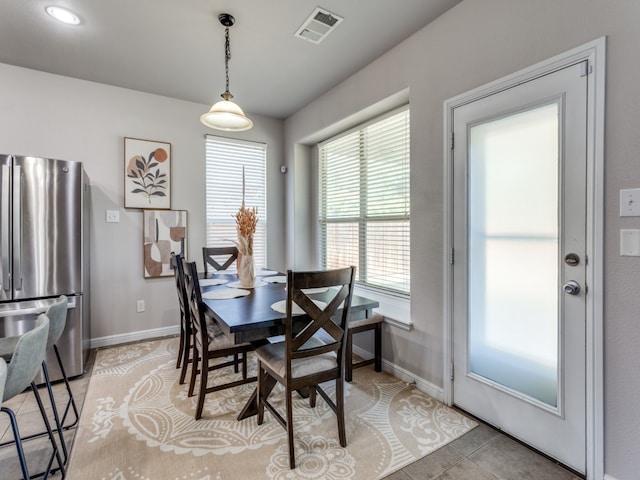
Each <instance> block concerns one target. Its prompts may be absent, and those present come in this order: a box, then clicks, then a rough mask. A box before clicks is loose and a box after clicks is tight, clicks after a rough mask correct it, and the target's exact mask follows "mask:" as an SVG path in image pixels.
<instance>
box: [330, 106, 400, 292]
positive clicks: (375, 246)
mask: <svg viewBox="0 0 640 480" xmlns="http://www.w3.org/2000/svg"><path fill="white" fill-rule="evenodd" d="M319 154H320V214H319V217H320V232H321V248H322V258H323V263H324V265H323V266H324V268H339V267H344V266H348V265H355V266H357V267H358V272H357V280H358V283H359V284H361V285H366V286H369V287H372V288H377V289H380V290H386V291H389V292H393V293H398V294H403V295H408V294H409V280H410V257H409V247H410V243H409V235H410V226H411V222H410V198H409V163H410V162H409V109H408V108H404V109H402V110H401V111H400V112H397V111H396V112H394V113H392V114H390V115H388V116H386V117H384V118H381V119H376V120H374V121H372V122H370V123H368V124H366V125H363V126H361V127H359V128H357V129H355V130H352V131H350V132H348V133H346V134H344V135H341V136H339V137H335V138H333V139H329V140H327V141H325V142H323V143H322V144H320V146H319Z"/></svg>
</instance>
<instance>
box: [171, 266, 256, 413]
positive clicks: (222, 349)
mask: <svg viewBox="0 0 640 480" xmlns="http://www.w3.org/2000/svg"><path fill="white" fill-rule="evenodd" d="M182 265H183V273H184V286H185V290H186V293H187V297H186V298H187V301H188V305H189V311H190V313H191V319H192V323H193V337H194V353H193V358H194V363H193V366H192V368H191V382H190V384H189V396H191V395H193V390H194V386H195V383H196V379H197V375H198V374H200V391H199V392H198V404H197V407H196V412H195V419H196V420H198V419H200V418H201V417H202V409H203V406H204V400H205V396H206V395H207V394H208V393H212V392H217V391H219V390H223V389H225V388H231V387H236V386H238V385H244V384H245V383H249V382H253V381H255V380H256V377H255V376H254V377H248V376H247V358H248V353H249V352H250V351H252V350H253V349H254V347H253V345H251V344H250V343H240V344H236V343H234V341H233V339H232V338H229V337H228V336H226V335H224V334H219V335H215V334H213V335H212V334H211V319H208V318H207V317H206V315H205V313H204V309H203V308H202V294H201V292H200V282H199V280H198V271H197V268H196V263H195V262H187V261H186V260H184V259H183V261H182ZM238 355H240V358H239V360H238V361H236V360H235V359H236V358H238V357H237V356H238ZM225 357H232V360H222V361H220V359H225ZM212 361H213V362H212ZM238 362H240V363H242V378H241V379H239V380H233V381H230V382H226V383H222V384H218V385H209V372H212V371H215V370H219V369H221V368H225V367H231V366H233V367H234V368H236V369H237V366H238Z"/></svg>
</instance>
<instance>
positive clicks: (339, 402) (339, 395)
mask: <svg viewBox="0 0 640 480" xmlns="http://www.w3.org/2000/svg"><path fill="white" fill-rule="evenodd" d="M336 410H337V411H336V416H337V417H338V436H339V438H340V446H342V447H346V446H347V435H346V433H345V424H344V380H343V379H342V378H337V379H336Z"/></svg>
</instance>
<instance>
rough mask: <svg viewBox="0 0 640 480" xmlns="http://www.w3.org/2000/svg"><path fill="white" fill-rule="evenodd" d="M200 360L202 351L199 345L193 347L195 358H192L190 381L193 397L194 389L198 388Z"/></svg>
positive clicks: (190, 390)
mask: <svg viewBox="0 0 640 480" xmlns="http://www.w3.org/2000/svg"><path fill="white" fill-rule="evenodd" d="M199 361H200V351H199V350H198V348H197V347H195V345H194V348H193V358H192V359H191V380H190V381H189V396H190V397H193V391H194V389H195V388H196V378H197V377H198V373H199V372H198V362H199Z"/></svg>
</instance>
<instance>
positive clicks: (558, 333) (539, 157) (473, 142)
mask: <svg viewBox="0 0 640 480" xmlns="http://www.w3.org/2000/svg"><path fill="white" fill-rule="evenodd" d="M586 69H587V62H580V63H577V64H575V65H573V66H570V67H566V68H562V69H560V70H557V71H555V72H553V73H549V74H546V75H544V76H542V77H539V78H536V79H534V80H530V81H527V82H525V83H521V84H519V85H517V86H513V87H512V88H508V89H506V90H503V91H500V92H499V93H494V94H492V95H488V96H485V97H484V98H481V99H479V100H476V101H473V102H470V103H467V104H465V105H462V106H459V107H457V108H455V109H454V110H453V130H454V135H455V148H454V152H453V172H452V174H453V190H452V191H453V213H452V217H453V219H452V220H453V221H452V226H453V232H452V245H453V249H454V258H455V261H454V264H453V267H452V272H453V285H452V295H453V301H452V305H453V306H452V318H453V372H452V373H453V390H452V392H453V393H452V400H453V403H454V404H455V405H457V406H459V407H460V408H462V409H464V410H466V411H468V412H470V413H472V414H474V415H476V416H478V417H479V418H481V419H483V420H486V421H487V422H488V423H490V424H492V425H495V426H496V427H499V428H501V429H502V430H504V431H505V432H507V433H509V434H511V435H513V436H515V437H516V438H519V439H521V440H523V441H524V442H526V443H528V444H530V445H532V446H533V447H535V448H537V449H539V450H541V451H543V452H544V453H546V454H548V455H550V456H552V457H554V458H556V459H558V460H559V461H561V462H562V463H564V464H566V465H568V466H570V467H572V468H574V469H575V470H577V471H580V472H584V471H585V461H586V459H585V445H586V443H585V434H586V427H585V419H586V417H585V414H586V413H585V398H586V396H585V318H586V301H585V299H586V295H587V289H586V285H585V279H586V204H587V199H586V192H587V188H586V178H587V175H586V172H587V161H586V158H587V111H588V110H587V79H586V71H587V70H586Z"/></svg>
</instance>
